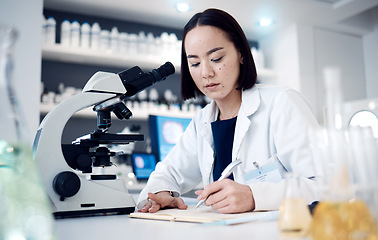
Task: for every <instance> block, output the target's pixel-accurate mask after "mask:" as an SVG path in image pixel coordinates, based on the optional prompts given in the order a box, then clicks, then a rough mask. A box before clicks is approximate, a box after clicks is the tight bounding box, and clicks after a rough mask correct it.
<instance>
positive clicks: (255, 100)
mask: <svg viewBox="0 0 378 240" xmlns="http://www.w3.org/2000/svg"><path fill="white" fill-rule="evenodd" d="M259 107H260V94H259V91H258V89H257V88H256V87H253V88H252V89H251V90H246V91H243V92H242V104H241V106H240V110H239V113H238V118H237V120H236V126H235V135H234V143H233V147H232V160H235V159H236V158H237V157H238V153H239V150H240V146H241V143H242V141H243V138H244V136H245V134H246V133H247V131H248V129H249V127H250V125H251V121H250V120H249V118H248V117H249V116H250V115H252V114H253V113H255V112H256V111H257V109H258V108H259Z"/></svg>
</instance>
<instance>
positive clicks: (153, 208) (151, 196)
mask: <svg viewBox="0 0 378 240" xmlns="http://www.w3.org/2000/svg"><path fill="white" fill-rule="evenodd" d="M162 208H178V209H187V208H188V205H186V204H185V203H184V200H183V199H182V198H178V197H173V196H171V193H170V192H168V191H163V192H158V193H148V202H147V203H146V204H145V205H144V206H143V208H141V209H139V210H138V212H144V213H145V212H149V213H155V212H157V211H159V210H160V209H162Z"/></svg>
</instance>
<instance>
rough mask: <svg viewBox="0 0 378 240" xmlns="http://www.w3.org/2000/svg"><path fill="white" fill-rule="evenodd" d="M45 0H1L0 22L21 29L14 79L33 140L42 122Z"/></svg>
mask: <svg viewBox="0 0 378 240" xmlns="http://www.w3.org/2000/svg"><path fill="white" fill-rule="evenodd" d="M42 11H43V0H1V1H0V24H7V25H12V26H14V27H15V28H16V30H17V31H18V39H17V42H16V45H15V56H14V69H13V81H14V83H15V87H16V94H17V95H18V96H19V97H20V98H21V105H22V108H23V111H24V115H25V117H26V119H27V123H28V127H29V130H30V143H32V140H33V138H34V135H35V132H36V130H37V128H38V125H39V95H40V79H41V19H42Z"/></svg>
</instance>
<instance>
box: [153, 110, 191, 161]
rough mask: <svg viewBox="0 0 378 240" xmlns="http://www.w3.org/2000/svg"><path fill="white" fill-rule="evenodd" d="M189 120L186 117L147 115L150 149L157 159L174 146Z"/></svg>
mask: <svg viewBox="0 0 378 240" xmlns="http://www.w3.org/2000/svg"><path fill="white" fill-rule="evenodd" d="M190 121H191V119H188V118H178V117H166V116H154V115H150V116H149V128H150V138H151V149H152V152H153V153H155V154H156V156H157V157H158V160H159V161H162V160H163V159H164V158H165V157H166V156H167V154H168V153H169V151H171V149H172V148H173V147H174V146H175V144H176V143H177V142H178V140H179V139H180V138H181V135H182V134H183V133H184V131H185V129H186V127H187V126H188V125H189V123H190Z"/></svg>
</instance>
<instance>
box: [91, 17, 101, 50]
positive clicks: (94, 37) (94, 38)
mask: <svg viewBox="0 0 378 240" xmlns="http://www.w3.org/2000/svg"><path fill="white" fill-rule="evenodd" d="M100 32H101V27H100V24H98V23H97V22H95V23H93V25H92V28H91V40H90V42H91V43H90V48H91V49H92V50H99V48H100Z"/></svg>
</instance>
